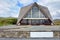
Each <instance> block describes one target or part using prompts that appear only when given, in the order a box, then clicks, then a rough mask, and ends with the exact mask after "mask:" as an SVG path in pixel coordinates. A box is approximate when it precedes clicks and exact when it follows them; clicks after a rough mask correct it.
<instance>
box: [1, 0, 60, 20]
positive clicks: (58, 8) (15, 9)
mask: <svg viewBox="0 0 60 40" xmlns="http://www.w3.org/2000/svg"><path fill="white" fill-rule="evenodd" d="M34 2H37V3H38V4H39V5H43V6H46V7H48V9H49V11H50V13H51V15H52V18H53V19H60V0H0V17H18V14H19V11H20V8H21V7H23V6H26V5H29V4H31V3H34Z"/></svg>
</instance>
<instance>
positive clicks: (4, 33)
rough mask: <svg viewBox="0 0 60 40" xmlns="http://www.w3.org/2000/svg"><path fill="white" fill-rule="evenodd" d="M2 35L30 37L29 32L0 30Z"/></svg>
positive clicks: (0, 35)
mask: <svg viewBox="0 0 60 40" xmlns="http://www.w3.org/2000/svg"><path fill="white" fill-rule="evenodd" d="M0 37H10V38H11V37H17V38H28V37H30V33H29V32H0Z"/></svg>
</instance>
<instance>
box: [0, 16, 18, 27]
mask: <svg viewBox="0 0 60 40" xmlns="http://www.w3.org/2000/svg"><path fill="white" fill-rule="evenodd" d="M16 22H17V18H10V17H9V18H2V17H0V26H5V25H13V24H16Z"/></svg>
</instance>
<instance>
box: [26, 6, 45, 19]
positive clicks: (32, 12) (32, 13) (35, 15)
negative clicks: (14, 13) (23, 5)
mask: <svg viewBox="0 0 60 40" xmlns="http://www.w3.org/2000/svg"><path fill="white" fill-rule="evenodd" d="M25 18H45V16H44V15H43V14H42V13H41V11H40V10H39V8H38V7H36V6H34V7H33V8H32V9H31V10H29V11H28V13H27V14H26V16H25Z"/></svg>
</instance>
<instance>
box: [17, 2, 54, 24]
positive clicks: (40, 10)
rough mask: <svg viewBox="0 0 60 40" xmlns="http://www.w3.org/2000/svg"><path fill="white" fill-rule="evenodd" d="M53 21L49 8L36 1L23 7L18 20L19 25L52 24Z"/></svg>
mask: <svg viewBox="0 0 60 40" xmlns="http://www.w3.org/2000/svg"><path fill="white" fill-rule="evenodd" d="M52 23H53V22H52V17H51V15H50V12H49V10H48V8H47V7H44V6H41V5H38V4H37V3H36V2H35V3H32V4H30V5H28V6H25V7H22V8H21V10H20V14H19V18H18V21H17V24H19V25H51V24H52Z"/></svg>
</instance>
